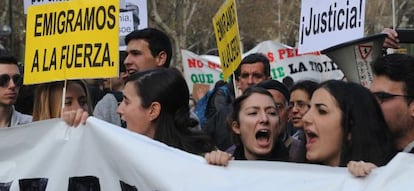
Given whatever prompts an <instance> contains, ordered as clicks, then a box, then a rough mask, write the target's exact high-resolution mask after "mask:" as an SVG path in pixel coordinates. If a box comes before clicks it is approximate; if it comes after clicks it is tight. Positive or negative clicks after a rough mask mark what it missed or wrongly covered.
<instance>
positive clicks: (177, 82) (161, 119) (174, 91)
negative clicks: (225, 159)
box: [118, 68, 214, 154]
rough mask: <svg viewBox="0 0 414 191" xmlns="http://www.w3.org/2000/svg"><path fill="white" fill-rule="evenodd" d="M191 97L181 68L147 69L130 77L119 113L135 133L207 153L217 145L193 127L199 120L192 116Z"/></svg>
mask: <svg viewBox="0 0 414 191" xmlns="http://www.w3.org/2000/svg"><path fill="white" fill-rule="evenodd" d="M189 98H190V95H189V90H188V86H187V84H186V82H185V79H184V77H183V76H182V74H181V73H180V72H179V71H178V70H176V69H173V68H160V69H152V70H146V71H143V72H138V73H136V74H133V75H130V76H129V77H128V78H127V79H126V82H125V87H124V100H123V101H122V102H121V104H120V105H119V107H118V113H119V114H120V115H121V119H122V120H124V121H126V123H127V128H128V129H129V130H131V131H133V132H136V133H139V134H142V135H145V136H148V137H150V138H152V139H155V140H157V141H160V142H163V143H165V144H167V145H169V146H172V147H176V148H179V149H181V150H184V151H187V152H190V153H193V154H204V153H206V152H210V151H212V150H213V149H214V146H213V144H212V143H211V141H210V139H209V137H208V136H207V135H205V134H203V133H202V132H201V131H194V130H193V129H192V128H193V127H195V126H196V125H197V124H198V122H197V121H196V120H195V119H192V118H190V108H189V104H188V100H189Z"/></svg>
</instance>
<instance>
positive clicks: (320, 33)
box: [298, 0, 365, 53]
mask: <svg viewBox="0 0 414 191" xmlns="http://www.w3.org/2000/svg"><path fill="white" fill-rule="evenodd" d="M300 18H301V19H300V28H299V46H298V47H299V53H307V52H313V51H320V50H323V49H325V48H329V47H331V46H334V45H337V44H340V43H343V42H346V41H350V40H354V39H357V38H361V37H363V35H364V25H365V0H346V1H343V0H325V1H323V3H322V2H321V1H320V0H306V1H302V5H301V16H300Z"/></svg>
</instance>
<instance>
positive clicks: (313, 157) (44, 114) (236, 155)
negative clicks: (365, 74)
mask: <svg viewBox="0 0 414 191" xmlns="http://www.w3.org/2000/svg"><path fill="white" fill-rule="evenodd" d="M384 32H385V33H386V34H388V37H387V38H386V40H385V42H384V47H391V48H395V47H398V34H396V33H395V31H394V30H391V29H385V30H384ZM125 43H126V44H127V49H126V51H125V52H121V53H120V55H121V56H120V58H121V59H120V62H119V64H120V67H119V68H120V71H119V74H120V75H119V77H117V78H111V79H104V80H97V81H94V83H95V82H97V83H98V84H91V83H89V84H88V83H87V82H86V81H85V80H67V81H57V82H50V83H44V84H39V85H37V86H35V87H34V88H31V89H30V90H31V91H28V92H26V91H24V92H23V91H22V92H20V93H21V94H20V96H23V97H28V99H30V97H32V105H31V106H30V105H28V104H27V103H25V104H24V111H26V112H25V114H23V113H21V112H19V111H18V109H16V108H21V106H19V107H17V106H18V105H19V103H18V97H19V90H20V88H22V75H21V73H22V72H21V71H20V68H19V65H18V63H17V59H16V58H14V57H13V56H10V54H8V53H7V52H2V53H1V54H0V127H4V128H7V127H15V126H18V125H21V124H25V123H30V122H32V121H38V120H46V119H51V118H59V117H60V118H63V119H64V120H65V121H66V122H67V123H68V124H69V125H72V126H78V125H79V124H80V123H85V121H86V119H87V117H88V116H95V117H97V118H99V119H102V120H105V121H107V122H109V123H113V124H114V125H117V126H120V127H123V128H127V129H128V130H130V131H131V132H134V133H139V134H142V135H145V136H147V137H149V138H152V139H154V140H156V141H160V142H163V143H165V144H167V145H169V146H171V147H176V148H178V149H181V150H184V151H187V152H189V153H193V154H197V155H200V156H204V157H205V159H206V160H207V162H208V163H210V164H215V165H223V166H225V165H227V164H228V162H229V161H230V160H269V161H285V162H299V163H310V164H320V165H328V166H339V167H346V166H348V169H349V170H350V171H351V173H352V174H354V175H355V176H366V175H368V174H369V173H370V171H371V170H372V169H373V168H375V167H377V166H383V165H386V164H387V163H388V162H389V161H390V160H391V159H392V158H393V157H394V156H395V154H396V153H397V152H409V153H414V84H413V83H414V57H413V56H410V55H407V54H389V55H382V56H380V57H379V58H378V59H377V60H376V61H375V62H374V64H373V70H374V73H375V77H374V80H373V82H372V85H371V87H370V89H367V88H365V87H363V86H362V85H360V84H357V83H353V82H346V81H340V80H328V81H325V82H321V83H319V82H314V81H310V80H303V81H298V82H294V83H293V84H288V85H285V84H283V83H282V82H279V81H277V80H273V79H271V77H270V64H269V60H268V59H267V57H266V56H265V55H263V54H261V53H253V54H250V55H247V56H246V57H244V58H243V59H242V61H241V63H240V65H239V67H238V68H237V69H236V71H235V72H234V74H233V75H234V81H233V80H230V81H229V82H225V83H222V84H218V85H217V87H215V88H214V90H215V91H213V93H212V95H211V97H210V98H209V99H210V100H209V101H208V103H207V104H208V105H207V107H206V111H205V113H206V116H205V117H206V118H207V120H206V123H203V124H199V122H198V119H197V116H196V115H194V114H193V113H192V111H191V110H190V106H189V101H190V99H191V95H190V93H189V88H188V86H187V84H186V82H185V79H184V77H183V75H182V74H181V73H180V72H179V71H178V70H177V69H174V68H170V67H169V66H170V61H171V58H172V56H173V55H172V45H171V41H170V39H169V37H168V36H167V35H166V34H164V33H163V32H162V31H159V30H157V29H154V28H146V29H142V30H136V31H133V32H131V33H130V34H128V35H127V36H126V37H125ZM102 82H104V83H105V84H104V83H102ZM99 83H102V84H99ZM224 86H225V88H226V89H224V88H219V87H224ZM64 87H65V88H64ZM26 93H27V95H26ZM22 94H23V95H22ZM97 95H99V96H97ZM63 100H64V102H63ZM25 101H26V102H27V100H25ZM193 101H194V100H193ZM15 106H16V107H15ZM22 110H23V108H22ZM27 111H28V112H27ZM22 112H23V111H22Z"/></svg>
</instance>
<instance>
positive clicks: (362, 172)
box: [347, 161, 377, 177]
mask: <svg viewBox="0 0 414 191" xmlns="http://www.w3.org/2000/svg"><path fill="white" fill-rule="evenodd" d="M347 167H348V171H349V172H350V173H351V174H352V175H354V176H356V177H365V176H368V175H369V174H370V173H371V171H372V169H374V168H377V166H376V165H375V164H373V163H370V162H364V161H358V162H357V161H350V162H349V163H348V165H347Z"/></svg>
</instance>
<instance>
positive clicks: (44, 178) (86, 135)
mask: <svg viewBox="0 0 414 191" xmlns="http://www.w3.org/2000/svg"><path fill="white" fill-rule="evenodd" d="M29 135H30V136H29ZM0 152H1V153H2V154H1V155H0V161H1V162H0V189H1V190H11V191H18V190H40V191H43V190H47V191H52V190H102V191H107V190H108V191H109V190H110V191H114V190H122V191H127V190H171V191H175V190H180V191H185V190H201V191H203V190H206V191H207V190H239V191H244V190H246V191H247V190H249V191H250V190H274V189H275V188H283V190H286V191H293V190H302V191H311V190H324V191H338V190H343V191H346V190H353V191H362V190H364V191H377V190H387V191H393V190H406V189H407V188H412V187H413V186H414V182H413V181H411V179H412V177H413V176H414V155H412V154H407V153H400V154H398V155H397V156H396V157H395V158H394V159H393V160H392V161H391V162H390V163H389V164H387V165H386V166H384V167H380V168H377V169H374V170H373V171H372V172H371V174H370V175H369V176H368V177H366V178H355V177H353V176H352V175H350V174H349V172H348V171H347V169H346V168H339V167H328V166H322V165H311V164H298V163H287V162H270V161H230V164H229V166H227V167H218V166H213V165H209V164H207V163H206V161H205V160H204V158H202V157H200V156H196V155H192V154H189V153H186V152H184V151H181V150H178V149H175V148H172V147H168V146H166V145H165V144H163V143H160V142H158V141H155V140H152V139H150V138H148V137H145V136H142V135H139V134H137V133H133V132H130V131H128V130H127V129H123V128H121V127H117V126H115V125H112V124H109V123H107V122H105V121H102V120H99V119H96V118H93V117H89V118H88V120H87V123H86V125H81V126H80V127H78V128H73V127H69V126H68V125H67V124H66V123H65V122H63V121H62V120H60V119H51V120H47V121H39V122H35V123H31V124H26V125H22V126H17V127H13V128H7V129H4V128H3V129H0Z"/></svg>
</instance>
